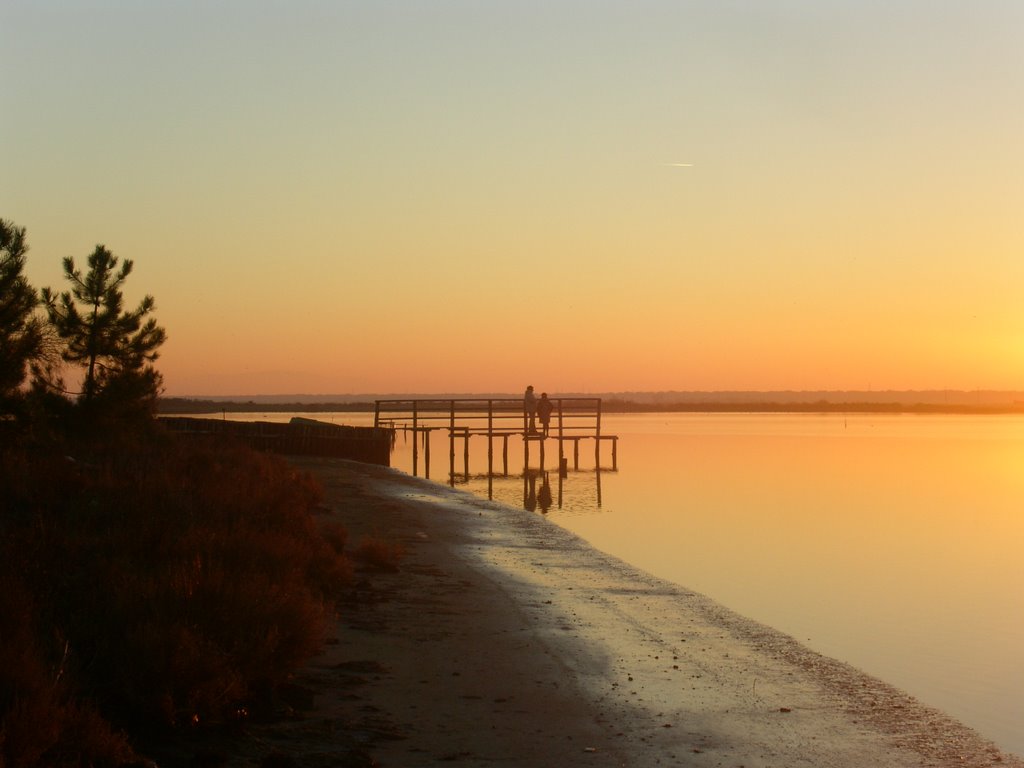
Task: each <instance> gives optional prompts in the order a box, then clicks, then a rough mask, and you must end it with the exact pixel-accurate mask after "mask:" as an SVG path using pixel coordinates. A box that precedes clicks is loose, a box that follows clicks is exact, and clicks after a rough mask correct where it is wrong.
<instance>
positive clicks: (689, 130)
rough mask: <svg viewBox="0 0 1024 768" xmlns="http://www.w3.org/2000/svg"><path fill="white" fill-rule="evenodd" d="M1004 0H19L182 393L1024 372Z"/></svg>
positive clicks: (31, 233) (807, 384)
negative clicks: (151, 308) (161, 330)
mask: <svg viewBox="0 0 1024 768" xmlns="http://www.w3.org/2000/svg"><path fill="white" fill-rule="evenodd" d="M1022 42H1024V3H1022V2H1020V0H975V1H974V2H971V3H961V2H946V1H945V0H885V1H882V0H779V1H769V0H763V1H757V2H755V1H753V0H749V1H747V2H739V1H738V0H706V1H701V0H693V1H690V2H686V1H685V0H676V1H675V2H666V1H662V0H658V1H651V0H630V2H625V1H624V0H622V1H618V2H609V1H607V0H588V1H587V2H583V1H582V0H543V1H542V2H540V1H535V0H525V1H522V0H516V2H488V1H487V0H429V1H426V0H423V1H416V2H413V1H412V0H406V1H395V0H374V1H373V2H370V1H369V0H367V1H366V2H346V1H345V0H331V1H328V0H289V1H288V2H284V1H281V2H270V1H269V0H246V1H245V2H241V1H236V0H221V1H216V2H211V1H210V0H202V1H201V2H200V1H199V0H176V1H175V2H169V1H164V0H148V1H147V2H139V1H138V0H97V1H96V2H85V1H83V2H74V1H73V0H66V1H65V2H51V1H50V0H0V97H2V101H0V147H2V148H3V158H4V159H3V165H2V171H0V174H2V176H0V217H3V218H5V219H7V220H10V221H13V222H14V223H16V224H17V225H18V226H23V227H25V228H26V229H27V233H28V241H29V245H30V248H31V251H30V253H29V260H28V267H27V272H28V277H29V280H30V282H32V284H33V285H34V286H36V287H37V288H41V287H43V286H49V287H52V288H54V289H59V290H60V289H64V287H65V284H64V282H63V278H62V272H61V259H63V258H64V257H65V256H73V257H75V259H76V262H78V263H80V264H84V263H85V260H86V258H87V257H88V255H89V253H91V252H92V250H93V249H94V247H95V246H96V245H97V244H101V243H102V244H104V245H106V246H107V247H108V248H109V249H111V250H112V251H113V252H114V253H115V254H116V255H117V256H119V257H121V258H126V259H132V260H133V261H134V263H135V269H134V272H133V273H132V275H131V277H130V278H129V281H128V283H127V284H126V287H125V296H126V300H127V302H128V303H129V304H131V305H134V304H135V303H137V302H138V301H139V300H141V298H142V297H143V295H145V294H151V295H153V296H154V297H155V299H156V305H157V310H156V312H155V316H156V318H157V319H158V321H159V322H160V324H161V325H162V326H163V327H165V328H166V330H167V333H168V341H167V342H166V344H165V345H164V347H163V348H162V354H161V357H160V359H159V360H158V361H157V367H158V369H159V370H160V371H161V373H162V374H163V376H164V380H165V387H166V394H168V395H196V396H198V395H246V394H284V393H306V394H310V393H369V392H377V393H414V392H415V393H441V392H445V393H449V392H464V393H471V392H518V391H521V390H522V389H523V388H524V386H525V384H527V383H531V384H533V385H534V386H535V387H536V388H537V389H538V390H547V391H551V392H610V391H639V390H658V391H660V390H727V389H729V390H733V389H739V390H774V389H797V390H801V389H809V390H817V389H829V390H842V389H879V390H881V389H977V388H982V389H1024V301H1022V296H1024V290H1022V289H1024V215H1022V211H1024V141H1022V139H1021V137H1022V136H1024V44H1022Z"/></svg>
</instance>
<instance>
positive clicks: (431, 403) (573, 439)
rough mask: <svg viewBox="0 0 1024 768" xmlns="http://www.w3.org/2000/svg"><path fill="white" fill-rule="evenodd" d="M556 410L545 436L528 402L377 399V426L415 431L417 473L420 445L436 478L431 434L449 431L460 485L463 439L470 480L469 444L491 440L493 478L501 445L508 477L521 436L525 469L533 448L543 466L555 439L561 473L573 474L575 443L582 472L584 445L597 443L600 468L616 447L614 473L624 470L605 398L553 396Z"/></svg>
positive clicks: (452, 474) (450, 460)
mask: <svg viewBox="0 0 1024 768" xmlns="http://www.w3.org/2000/svg"><path fill="white" fill-rule="evenodd" d="M551 404H552V405H553V410H552V412H551V422H550V425H549V429H548V432H547V433H546V434H545V433H544V432H543V428H542V426H541V424H540V420H539V419H536V420H535V423H534V424H533V425H531V418H530V416H529V415H528V414H527V413H526V408H525V403H524V401H523V400H522V399H511V398H509V399H487V400H485V399H453V400H444V399H436V400H426V399H424V400H377V401H376V407H375V410H374V426H375V427H392V428H394V429H396V430H404V431H407V432H408V431H411V432H412V435H413V451H412V473H413V475H418V474H419V463H420V451H421V449H420V442H421V439H422V443H423V446H422V452H423V462H424V476H425V477H430V435H431V433H432V432H435V431H447V433H448V465H449V480H450V481H451V482H452V483H453V484H454V482H455V478H456V477H457V475H456V472H455V456H456V444H457V443H458V441H462V456H463V459H462V462H463V471H462V473H461V474H462V475H463V476H464V477H465V478H466V479H467V480H468V479H469V441H470V439H471V438H474V437H483V438H486V439H487V476H488V477H493V476H494V475H495V471H494V461H495V456H494V443H495V441H496V440H500V441H501V466H502V472H501V474H502V475H504V476H508V474H509V465H508V444H509V438H511V437H516V438H519V439H520V440H521V441H522V445H523V467H524V471H525V470H526V469H527V468H529V465H530V451H531V446H532V447H533V448H536V449H537V450H538V451H539V452H540V453H539V458H540V465H541V467H542V468H543V467H544V463H545V459H546V450H547V443H548V441H549V440H554V441H557V443H558V469H559V471H560V472H566V471H568V459H567V457H566V455H565V451H566V446H567V444H571V445H572V456H573V469H575V470H578V469H579V468H580V442H581V441H586V440H593V441H594V469H595V470H597V471H601V470H602V469H608V467H602V466H601V447H602V445H603V444H605V443H611V461H612V463H611V470H612V471H617V470H618V436H617V435H606V434H604V433H602V432H601V399H600V398H598V397H586V398H551Z"/></svg>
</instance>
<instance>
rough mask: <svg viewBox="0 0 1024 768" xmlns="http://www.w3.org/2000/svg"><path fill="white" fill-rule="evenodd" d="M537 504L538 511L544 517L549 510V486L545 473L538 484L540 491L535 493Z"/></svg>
mask: <svg viewBox="0 0 1024 768" xmlns="http://www.w3.org/2000/svg"><path fill="white" fill-rule="evenodd" d="M537 504H539V505H540V511H541V512H543V513H544V514H545V515H546V514H547V513H548V510H549V509H551V484H550V483H549V482H548V473H547V472H545V473H544V479H543V480H541V483H540V490H539V491H537Z"/></svg>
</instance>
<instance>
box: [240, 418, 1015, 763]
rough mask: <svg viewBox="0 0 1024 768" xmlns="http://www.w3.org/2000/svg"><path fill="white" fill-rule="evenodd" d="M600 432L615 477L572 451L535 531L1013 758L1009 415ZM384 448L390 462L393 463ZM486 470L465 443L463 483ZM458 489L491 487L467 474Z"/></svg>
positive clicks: (686, 423)
mask: <svg viewBox="0 0 1024 768" xmlns="http://www.w3.org/2000/svg"><path fill="white" fill-rule="evenodd" d="M287 416H288V414H274V415H273V416H272V417H268V420H279V419H281V418H285V419H286V418H287ZM258 417H259V416H257V415H253V414H247V415H245V416H244V417H243V418H247V419H252V418H258ZM319 418H322V419H323V420H325V421H336V422H337V423H348V424H358V423H367V422H366V420H365V417H364V416H363V415H361V414H326V415H322V416H320V417H319ZM369 418H370V419H371V420H372V416H370V417H369ZM602 431H603V432H605V433H606V434H617V435H619V436H620V441H619V456H618V464H619V471H618V472H609V471H602V472H600V473H596V472H594V471H593V467H594V456H593V448H592V447H590V448H588V449H587V450H583V448H581V451H580V467H581V471H580V472H578V473H571V474H570V476H569V477H568V478H567V479H566V480H565V481H564V483H563V484H562V486H561V487H559V485H558V478H557V473H556V472H551V473H550V475H549V479H550V483H551V486H550V487H551V489H552V499H553V503H552V506H551V508H550V509H549V510H548V512H547V515H548V517H549V518H550V519H551V520H552V522H553V523H557V524H558V525H561V526H564V527H566V528H568V529H571V530H572V531H574V532H576V533H579V534H580V535H581V536H583V537H584V538H586V539H587V540H588V541H590V542H591V543H592V544H593V545H594V546H596V547H598V548H599V549H602V550H604V551H606V552H610V553H612V554H614V555H617V556H618V557H620V558H622V559H624V560H626V561H628V562H630V563H633V564H634V565H637V566H639V567H641V568H643V569H644V570H647V571H649V572H651V573H654V574H656V575H658V576H661V577H663V578H666V579H669V580H671V581H673V582H676V583H678V584H681V585H684V586H686V587H689V588H691V589H695V590H697V591H699V592H703V593H704V594H707V595H709V596H711V597H713V598H715V599H716V600H718V601H719V602H721V603H723V604H725V605H727V606H729V607H730V608H732V609H733V610H735V611H737V612H738V613H741V614H743V615H745V616H748V617H750V618H753V619H756V620H758V621H761V622H763V623H765V624H768V625H770V626H773V627H775V628H777V629H780V630H782V631H784V632H786V633H788V634H790V635H793V636H794V637H796V638H797V639H799V640H801V641H802V642H804V643H805V644H806V645H808V646H810V647H811V648H814V649H815V650H818V651H821V652H822V653H825V654H827V655H829V656H832V657H834V658H838V659H842V660H844V661H847V662H849V663H851V664H853V665H854V666H857V667H859V668H861V669H863V670H865V671H866V672H868V673H870V674H872V675H874V676H876V677H880V678H882V679H883V680H886V681H888V682H890V683H893V684H894V685H896V686H898V687H900V688H903V689H904V690H906V691H908V692H910V693H912V694H913V695H915V696H916V697H918V698H919V699H921V700H922V701H924V702H926V703H928V704H931V705H933V706H936V707H938V708H940V709H942V710H945V711H946V712H949V713H950V714H952V715H954V716H955V717H957V718H958V719H960V720H962V721H963V722H965V723H967V724H968V725H971V726H973V727H974V728H976V729H977V730H978V731H980V732H981V733H983V734H984V735H986V736H988V737H989V738H991V739H993V740H994V741H996V743H998V744H999V745H1000V746H1001V747H1003V748H1004V749H1007V750H1010V751H1012V752H1016V753H1017V754H1024V417H1019V416H988V417H973V416H909V415H904V416H878V415H856V416H843V415H826V416H820V415H789V414H786V415H775V414H772V415H762V414H741V415H735V414H644V415H637V416H614V415H612V416H605V418H604V422H603V427H602ZM398 441H399V444H398V446H397V448H396V452H395V455H394V458H393V465H394V466H396V467H397V468H399V469H404V470H406V471H411V448H410V445H409V443H408V442H406V441H405V440H403V437H402V435H401V434H399V438H398ZM434 441H435V442H434V443H433V444H432V446H433V449H432V454H433V457H432V462H433V466H432V467H431V473H432V477H434V478H436V479H440V480H441V481H444V480H445V479H446V474H447V470H448V444H447V440H446V439H445V438H443V437H442V436H441V435H440V433H439V434H438V435H437V436H435V437H434ZM514 443H515V441H514V440H513V441H511V442H510V446H509V454H510V465H511V467H510V468H511V469H512V471H513V472H515V471H517V470H519V469H521V467H522V451H521V447H520V446H521V444H515V445H514ZM550 445H555V447H553V448H551V449H550V450H549V453H548V457H549V458H548V463H549V464H550V467H549V468H550V469H553V468H554V467H555V466H556V465H557V458H555V457H556V456H557V445H556V444H554V443H551V444H550ZM584 445H586V444H584ZM496 452H497V453H498V454H500V447H499V446H498V444H496ZM605 454H607V455H604V456H602V464H604V465H610V452H609V451H608V450H605ZM532 458H533V466H534V469H537V468H538V467H537V465H536V462H537V459H536V456H533V457H532ZM421 461H422V457H421ZM486 461H487V460H486V440H485V439H484V438H475V439H474V440H473V441H471V457H470V470H471V474H473V473H479V472H484V471H485V470H486ZM457 462H458V464H457V468H458V471H460V472H461V471H462V468H463V467H462V450H461V446H460V447H459V448H458V450H457ZM571 463H572V459H571V458H570V466H571ZM421 467H422V464H421ZM499 468H500V460H499ZM421 472H422V468H421ZM460 485H462V486H463V487H465V488H467V489H468V490H471V491H473V492H474V493H479V494H481V495H485V496H486V495H488V492H489V491H488V482H487V480H486V479H485V478H483V477H479V476H477V477H471V479H470V481H469V482H468V483H464V482H461V481H460ZM539 487H540V480H539V479H538V480H534V482H533V483H532V489H531V483H530V482H528V481H526V480H524V479H523V476H522V473H521V472H520V473H518V476H516V477H510V478H508V479H504V478H501V479H498V480H495V481H493V482H492V484H491V489H490V493H491V494H492V495H493V497H494V498H496V499H499V500H501V501H505V502H507V503H510V504H515V505H517V506H528V507H529V508H535V509H536V511H537V513H538V514H540V513H541V510H540V508H539V507H535V505H534V501H533V494H532V493H531V490H532V491H534V492H535V491H537V490H538V489H539ZM559 496H561V500H562V504H561V507H559V505H558V500H559Z"/></svg>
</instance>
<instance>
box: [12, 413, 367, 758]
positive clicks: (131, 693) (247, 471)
mask: <svg viewBox="0 0 1024 768" xmlns="http://www.w3.org/2000/svg"><path fill="white" fill-rule="evenodd" d="M8 426H10V425H8ZM4 437H5V440H4V444H3V446H2V448H0V487H2V488H3V489H4V493H3V495H2V501H0V637H2V638H3V642H2V643H0V767H2V768H14V766H36V765H38V766H78V765H111V766H116V765H122V764H130V763H132V762H135V761H137V760H139V758H138V755H139V754H153V753H154V751H155V752H156V753H159V752H160V749H161V745H166V744H170V743H174V742H181V741H182V740H183V739H189V738H195V737H196V734H197V733H200V732H203V731H208V730H209V729H219V730H223V729H224V728H230V727H232V726H237V725H238V724H241V723H244V722H245V721H247V720H249V719H250V718H253V717H260V716H263V715H265V714H266V713H267V712H269V711H271V710H272V709H273V706H274V696H275V692H276V690H277V689H278V687H279V686H280V685H281V684H282V683H283V682H284V681H286V680H287V678H288V675H289V673H290V672H292V671H293V670H294V669H295V668H296V667H297V666H299V665H301V664H302V663H303V662H304V661H305V660H306V659H308V658H309V657H310V656H311V655H312V654H313V653H315V652H316V651H317V650H318V649H319V647H320V646H321V643H322V641H323V635H324V631H325V628H326V627H327V626H328V624H327V623H328V621H330V620H331V619H332V617H333V615H334V606H335V604H336V601H337V599H338V597H339V595H340V594H341V591H342V590H343V588H344V587H345V585H346V584H347V583H348V582H349V580H350V576H351V566H350V563H349V560H348V559H347V557H346V556H345V554H344V551H343V550H344V546H345V541H346V535H345V531H344V530H343V529H341V528H339V527H337V526H330V525H328V524H327V523H325V522H321V523H320V524H318V522H317V518H316V517H315V516H314V514H313V511H314V510H315V507H316V505H317V503H318V501H319V499H320V489H319V488H318V486H317V484H316V483H315V481H314V480H313V478H312V477H310V476H309V475H308V474H305V473H301V472H297V471H295V470H294V469H293V468H291V467H290V465H288V464H287V463H286V462H285V461H284V460H283V459H280V458H277V457H272V456H268V455H264V454H260V453H257V452H254V451H251V450H249V449H248V448H245V447H243V446H239V445H231V444H227V443H223V442H220V443H211V442H204V441H197V440H183V439H181V438H174V437H173V436H171V435H166V434H162V433H161V432H160V431H159V430H158V429H157V428H156V427H155V425H150V426H149V427H148V428H145V429H141V430H140V429H131V430H127V429H123V428H122V429H120V430H117V429H115V430H110V429H105V430H104V431H103V433H102V439H97V437H96V434H95V433H94V432H92V431H91V430H90V433H89V434H88V435H87V436H83V435H81V434H67V433H65V434H60V435H54V434H51V435H48V436H47V438H46V439H45V440H38V439H33V438H29V437H27V436H25V435H24V434H22V435H19V437H20V438H21V439H19V440H16V441H14V440H10V439H6V438H11V437H12V430H10V429H8V430H6V431H5V434H4Z"/></svg>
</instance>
